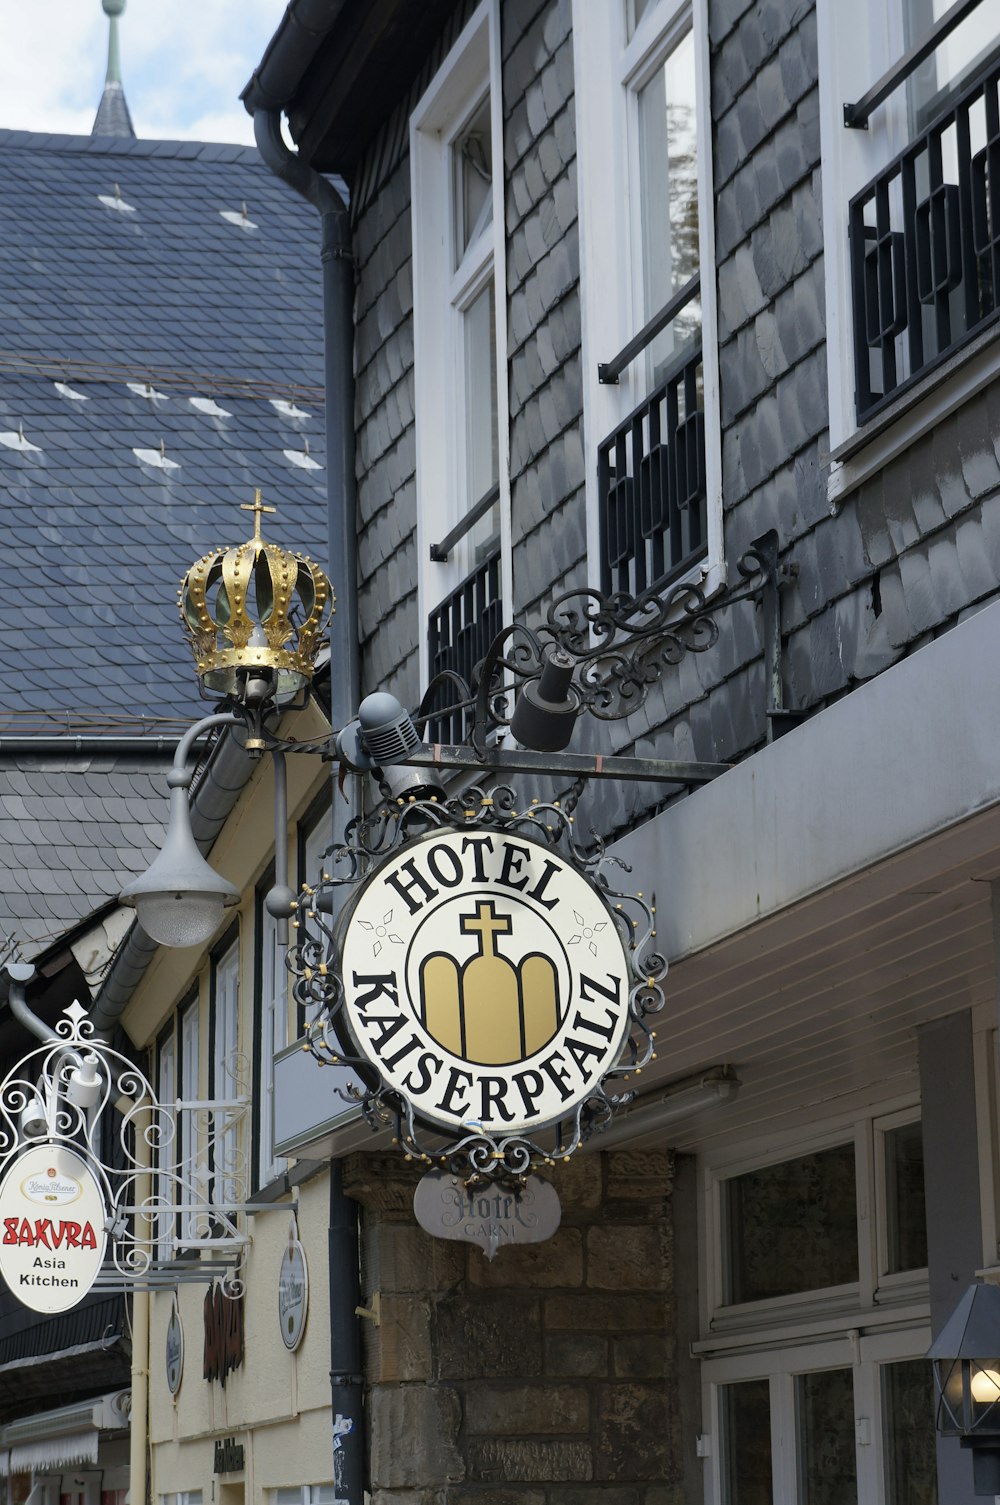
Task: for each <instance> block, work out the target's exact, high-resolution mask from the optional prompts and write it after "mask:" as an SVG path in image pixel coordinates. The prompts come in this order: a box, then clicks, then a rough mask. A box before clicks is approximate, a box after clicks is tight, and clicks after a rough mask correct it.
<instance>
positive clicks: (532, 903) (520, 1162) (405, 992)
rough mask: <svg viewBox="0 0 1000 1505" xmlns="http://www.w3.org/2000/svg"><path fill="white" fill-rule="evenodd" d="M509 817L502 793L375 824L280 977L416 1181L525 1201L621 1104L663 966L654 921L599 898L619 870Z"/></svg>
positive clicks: (638, 1059)
mask: <svg viewBox="0 0 1000 1505" xmlns="http://www.w3.org/2000/svg"><path fill="white" fill-rule="evenodd" d="M513 803H514V796H513V794H512V792H511V791H510V790H509V789H505V788H502V787H501V788H499V789H494V790H491V791H489V792H488V793H487V792H485V791H482V790H478V789H477V790H472V791H466V792H464V793H463V794H461V795H459V796H457V797H456V798H455V799H452V800H447V801H437V800H435V801H430V800H428V801H422V800H418V801H410V802H407V803H406V804H403V805H401V806H400V807H399V808H398V809H394V808H392V807H389V808H388V810H386V808H383V809H382V810H381V812H377V813H376V815H375V816H373V817H372V818H371V820H370V821H369V822H368V824H367V826H365V825H362V826H361V827H360V828H359V834H358V835H357V836H356V838H355V842H356V844H355V845H354V846H353V847H348V848H347V849H346V854H347V856H348V857H349V858H352V859H353V872H352V873H351V875H350V876H349V877H347V878H324V879H323V880H322V882H321V883H320V884H319V885H318V887H317V889H315V890H314V889H309V888H307V889H306V890H305V891H304V895H303V897H302V899H300V901H299V915H298V919H297V922H296V924H297V928H298V930H299V940H298V945H297V946H296V948H295V950H294V951H293V952H292V953H291V955H290V962H289V964H290V966H291V967H292V970H293V972H294V973H295V975H296V977H297V981H296V985H295V993H296V997H297V999H298V1000H299V1002H300V1003H301V1004H302V1005H303V1007H304V1008H305V1010H306V1013H307V1017H309V1018H311V1019H312V1021H313V1022H312V1024H311V1026H310V1030H309V1036H308V1042H307V1043H308V1046H309V1049H310V1050H311V1051H312V1052H313V1054H314V1055H315V1056H317V1058H318V1059H319V1060H320V1061H322V1062H324V1063H331V1062H332V1063H337V1064H342V1065H347V1066H349V1067H351V1068H353V1069H354V1071H355V1072H356V1073H357V1075H358V1076H359V1077H360V1079H361V1081H362V1082H363V1084H364V1089H365V1090H357V1089H356V1090H355V1093H354V1100H355V1101H360V1102H361V1106H362V1108H363V1110H364V1112H365V1114H366V1116H367V1117H368V1119H369V1121H370V1123H371V1124H372V1125H373V1127H376V1128H384V1126H385V1125H386V1124H387V1123H392V1122H395V1125H396V1129H397V1135H396V1137H397V1139H398V1141H399V1143H400V1145H401V1148H402V1149H403V1151H404V1153H405V1154H406V1155H407V1156H408V1157H409V1158H411V1159H415V1160H418V1161H420V1162H422V1163H424V1164H425V1165H426V1166H427V1167H431V1166H434V1165H437V1166H438V1167H442V1168H446V1169H447V1170H448V1171H449V1172H451V1173H452V1174H458V1175H460V1176H462V1178H463V1180H467V1179H468V1178H469V1177H473V1178H475V1180H476V1183H477V1184H480V1183H482V1182H483V1181H485V1180H487V1179H488V1180H490V1181H495V1182H498V1183H504V1184H506V1185H508V1186H509V1185H511V1184H516V1185H518V1186H523V1184H524V1181H525V1178H526V1177H527V1175H528V1173H529V1172H530V1171H531V1170H533V1169H536V1168H539V1167H542V1166H544V1165H547V1164H549V1165H550V1164H552V1163H553V1162H554V1161H555V1160H556V1159H564V1158H566V1157H567V1156H568V1155H570V1154H572V1153H573V1152H574V1150H576V1149H577V1148H578V1147H579V1145H580V1144H581V1143H582V1141H583V1140H584V1139H585V1138H586V1137H587V1135H588V1134H589V1133H590V1132H591V1131H592V1130H593V1129H594V1128H595V1127H598V1126H600V1125H601V1124H603V1123H605V1122H607V1121H608V1120H609V1119H610V1117H611V1115H612V1112H613V1111H614V1109H615V1108H616V1107H618V1106H620V1105H621V1104H623V1103H625V1102H628V1101H629V1100H630V1099H631V1096H632V1093H631V1089H628V1088H626V1089H625V1091H624V1092H620V1091H619V1092H617V1093H615V1092H614V1091H613V1089H612V1087H611V1084H612V1083H613V1082H615V1081H616V1080H620V1079H622V1078H626V1079H627V1078H628V1076H629V1075H630V1074H631V1073H632V1072H633V1071H635V1070H638V1069H640V1068H641V1066H642V1065H643V1064H644V1063H645V1062H646V1061H647V1060H648V1059H649V1058H650V1057H651V1055H652V1032H651V1030H650V1029H649V1027H648V1025H647V1023H646V1019H647V1016H648V1015H651V1014H653V1013H655V1012H656V1011H657V1010H658V1009H659V1008H661V1007H662V1004H663V994H662V989H661V988H660V980H661V979H662V977H663V975H664V973H665V971H666V963H665V961H664V960H663V958H662V957H660V956H659V955H658V954H656V952H655V948H654V946H653V944H652V943H653V940H654V937H655V930H654V923H655V922H654V913H653V907H652V906H651V905H649V904H646V903H645V902H644V901H643V899H642V897H641V896H632V895H628V894H623V893H619V892H616V891H614V889H613V888H612V886H611V882H610V878H611V876H612V875H617V871H620V870H621V864H620V863H619V864H615V863H614V862H613V860H612V859H608V858H606V857H605V856H604V854H603V852H602V851H601V850H597V851H595V852H592V853H587V852H584V851H583V849H582V848H581V847H579V846H578V845H577V843H576V842H575V839H574V833H573V829H572V820H571V818H570V817H569V815H568V814H567V813H566V812H565V811H563V810H560V808H559V807H558V806H557V805H537V804H536V805H533V806H532V808H531V809H530V810H529V811H527V812H524V813H522V814H520V815H519V814H517V813H516V812H515V811H513V809H512V807H513ZM427 826H430V827H431V829H430V830H429V831H428V830H427V829H426V828H427ZM415 828H416V829H418V830H420V831H421V834H419V835H416V836H414V835H412V832H413V830H414V829H415ZM366 843H367V844H366ZM359 879H360V881H358V880H359ZM340 883H353V884H354V885H355V887H354V893H353V896H352V897H351V899H350V901H349V903H348V904H347V905H346V906H341V905H339V904H338V903H337V901H336V897H335V891H336V889H337V886H338V884H340ZM325 888H329V889H330V890H333V891H334V892H331V894H330V895H329V896H328V897H327V896H325V895H324V893H323V890H324V889H325ZM336 909H341V910H342V914H341V918H340V920H339V921H338V922H337V924H336V925H335V926H334V925H333V924H332V923H331V922H329V921H328V919H327V918H326V916H327V915H328V914H329V913H330V912H331V911H335V910H336ZM515 1222H516V1219H515ZM451 1236H461V1235H451Z"/></svg>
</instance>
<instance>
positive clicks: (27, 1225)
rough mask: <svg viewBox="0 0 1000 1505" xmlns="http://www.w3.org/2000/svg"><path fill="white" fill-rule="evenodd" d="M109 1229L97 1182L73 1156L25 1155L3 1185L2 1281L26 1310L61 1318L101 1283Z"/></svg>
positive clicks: (63, 1151) (53, 1149)
mask: <svg viewBox="0 0 1000 1505" xmlns="http://www.w3.org/2000/svg"><path fill="white" fill-rule="evenodd" d="M106 1222H107V1209H106V1207H105V1205H104V1197H103V1196H102V1194H101V1189H100V1186H99V1185H98V1183H97V1179H96V1177H95V1176H94V1173H93V1171H92V1170H91V1169H90V1167H89V1166H88V1165H87V1163H86V1162H85V1161H84V1160H83V1159H81V1157H80V1156H79V1155H77V1154H76V1153H75V1151H73V1150H71V1149H69V1148H67V1146H65V1145H53V1144H47V1145H44V1144H43V1145H38V1146H36V1147H35V1148H33V1149H30V1150H27V1151H26V1152H25V1153H24V1154H23V1155H19V1156H18V1158H17V1159H16V1160H15V1161H14V1163H13V1164H12V1165H11V1166H10V1168H9V1169H8V1171H7V1173H6V1175H5V1176H4V1178H3V1181H2V1182H0V1228H2V1230H3V1232H2V1234H0V1275H3V1278H4V1280H5V1281H6V1282H7V1285H8V1286H9V1287H10V1289H11V1291H12V1292H13V1294H14V1295H15V1296H16V1297H17V1299H18V1301H20V1302H22V1303H23V1305H24V1306H28V1307H31V1308H32V1310H33V1311H36V1312H64V1311H66V1310H68V1308H69V1307H71V1306H76V1304H77V1302H78V1301H82V1300H83V1298H84V1296H86V1294H87V1292H88V1291H89V1290H90V1288H91V1286H92V1285H93V1284H94V1281H95V1280H96V1279H97V1274H98V1271H99V1270H100V1268H101V1265H102V1264H103V1263H104V1252H105V1247H106V1245H107V1240H108V1235H107V1230H106V1227H105V1224H106Z"/></svg>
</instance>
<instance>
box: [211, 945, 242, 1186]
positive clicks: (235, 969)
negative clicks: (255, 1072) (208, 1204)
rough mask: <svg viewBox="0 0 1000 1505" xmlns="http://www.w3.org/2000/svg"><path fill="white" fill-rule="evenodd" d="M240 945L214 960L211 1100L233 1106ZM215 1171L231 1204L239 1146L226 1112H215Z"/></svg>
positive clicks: (237, 1079) (238, 1067) (237, 1078)
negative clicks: (228, 1180)
mask: <svg viewBox="0 0 1000 1505" xmlns="http://www.w3.org/2000/svg"><path fill="white" fill-rule="evenodd" d="M239 1009H240V942H239V936H238V935H237V937H236V939H235V940H232V941H230V942H228V943H224V947H223V949H222V950H220V951H219V952H218V953H217V954H216V955H215V957H214V958H213V960H212V1097H213V1099H214V1100H215V1101H216V1102H230V1103H232V1102H234V1101H235V1100H236V1099H237V1098H238V1097H239V1093H240V1089H241V1085H242V1083H241V1077H242V1058H241V1057H240V1055H239ZM215 1130H216V1137H215V1144H214V1156H213V1170H214V1173H215V1178H216V1186H215V1197H216V1200H217V1201H220V1202H223V1203H224V1202H227V1201H229V1200H231V1198H230V1197H229V1193H228V1188H227V1186H226V1184H225V1178H226V1177H227V1175H228V1174H229V1173H230V1172H231V1171H232V1170H234V1169H235V1167H236V1165H237V1160H238V1154H239V1146H238V1145H237V1142H236V1125H235V1115H234V1113H233V1112H232V1110H227V1109H225V1108H223V1109H219V1110H217V1111H216V1115H215Z"/></svg>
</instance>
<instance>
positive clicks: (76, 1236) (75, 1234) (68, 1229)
mask: <svg viewBox="0 0 1000 1505" xmlns="http://www.w3.org/2000/svg"><path fill="white" fill-rule="evenodd" d="M59 1237H60V1238H61V1239H64V1240H65V1242H66V1248H67V1249H79V1247H80V1225H79V1223H60V1224H59Z"/></svg>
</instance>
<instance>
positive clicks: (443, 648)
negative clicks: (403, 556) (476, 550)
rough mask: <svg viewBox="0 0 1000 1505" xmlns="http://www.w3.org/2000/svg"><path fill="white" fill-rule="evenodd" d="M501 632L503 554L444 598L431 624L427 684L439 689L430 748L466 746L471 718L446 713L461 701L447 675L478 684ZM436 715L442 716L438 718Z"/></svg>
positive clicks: (429, 706)
mask: <svg viewBox="0 0 1000 1505" xmlns="http://www.w3.org/2000/svg"><path fill="white" fill-rule="evenodd" d="M502 626H503V603H502V598H501V589H500V550H499V549H496V550H495V551H494V552H493V553H491V554H490V555H488V556H487V558H486V559H484V560H483V561H482V562H481V563H480V564H477V565H476V567H475V569H474V570H472V571H471V572H470V573H469V574H468V575H467V576H466V577H465V579H464V580H463V581H462V583H461V585H459V586H458V587H457V588H456V589H455V590H453V591H452V593H451V595H450V596H446V597H445V599H444V600H443V601H442V602H441V605H440V606H439V607H437V609H436V610H435V611H432V612H431V614H430V618H429V619H428V624H427V630H428V676H427V677H428V683H429V684H431V685H434V682H435V680H437V679H438V676H442V678H441V680H440V683H439V686H438V688H437V689H436V690H435V691H434V693H433V694H432V695H431V697H430V699H429V700H426V699H425V701H424V709H426V710H427V711H429V713H430V720H429V721H428V723H427V727H426V731H425V734H424V735H425V738H426V740H427V741H428V742H442V743H452V742H454V743H461V742H466V741H468V737H469V730H470V726H471V722H470V723H469V724H468V725H467V717H468V716H470V715H471V712H470V711H468V710H465V709H461V708H459V709H451V710H449V709H446V707H451V706H454V704H455V701H456V700H457V699H459V698H460V697H459V696H458V695H457V694H456V693H455V691H454V689H453V688H452V686H451V685H450V684H449V680H448V676H449V674H458V675H460V676H461V677H462V679H463V680H464V681H465V683H466V684H469V685H474V684H475V683H476V674H475V669H476V665H477V664H479V663H481V661H482V660H483V659H484V658H485V657H486V651H487V649H488V648H489V646H490V644H491V643H492V642H493V639H494V638H495V637H496V636H497V634H498V633H499V631H500V629H501V627H502ZM436 711H438V712H439V713H437V714H436Z"/></svg>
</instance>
